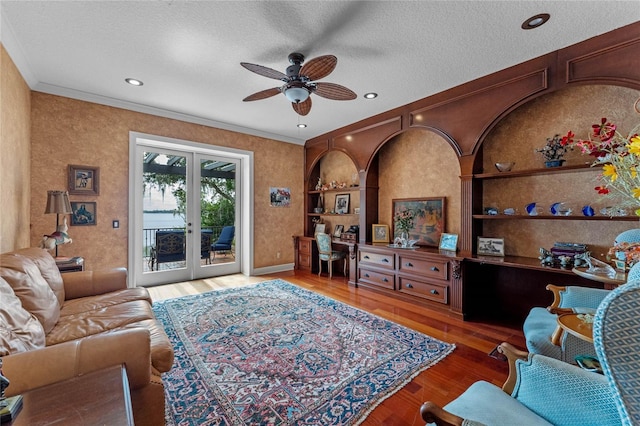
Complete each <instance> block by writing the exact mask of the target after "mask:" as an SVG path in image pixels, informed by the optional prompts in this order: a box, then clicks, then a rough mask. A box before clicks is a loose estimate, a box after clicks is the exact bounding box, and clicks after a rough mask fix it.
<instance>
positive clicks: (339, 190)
mask: <svg viewBox="0 0 640 426" xmlns="http://www.w3.org/2000/svg"><path fill="white" fill-rule="evenodd" d="M359 189H360V187H359V186H348V187H346V188H340V189H325V190H324V191H316V190H309V191H308V193H309V194H325V193H327V192H345V191H357V190H359Z"/></svg>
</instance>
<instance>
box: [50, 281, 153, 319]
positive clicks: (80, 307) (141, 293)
mask: <svg viewBox="0 0 640 426" xmlns="http://www.w3.org/2000/svg"><path fill="white" fill-rule="evenodd" d="M134 300H144V301H146V302H147V303H149V304H151V296H150V295H149V291H148V290H147V289H146V288H144V287H135V288H126V289H123V290H117V291H112V292H110V293H105V294H99V295H96V296H87V297H81V298H79V299H71V300H67V301H65V302H64V304H63V305H62V309H60V316H61V317H64V316H67V315H75V314H79V313H82V312H88V311H93V310H96V309H101V308H105V307H107V306H112V305H118V304H120V303H125V302H131V301H134Z"/></svg>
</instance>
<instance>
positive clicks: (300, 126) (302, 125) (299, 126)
mask: <svg viewBox="0 0 640 426" xmlns="http://www.w3.org/2000/svg"><path fill="white" fill-rule="evenodd" d="M305 127H307V125H306V124H304V123H300V124H298V128H300V129H304V128H305Z"/></svg>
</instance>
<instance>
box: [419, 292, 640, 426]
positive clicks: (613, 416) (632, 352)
mask: <svg viewBox="0 0 640 426" xmlns="http://www.w3.org/2000/svg"><path fill="white" fill-rule="evenodd" d="M593 339H594V346H595V350H596V353H597V356H598V359H599V360H600V364H601V365H602V369H603V371H604V375H602V374H598V373H593V372H589V371H586V370H583V369H581V368H580V367H577V366H575V365H571V364H567V363H565V362H562V361H559V360H556V359H553V358H549V357H546V356H544V355H535V354H527V353H526V352H520V351H517V350H516V349H515V348H513V347H512V346H511V345H509V344H506V343H503V344H502V345H500V347H499V350H500V351H501V352H502V353H504V354H505V355H506V356H507V358H508V360H509V377H508V378H507V381H506V382H505V384H504V386H503V387H502V390H501V389H500V388H498V387H497V386H495V385H492V384H490V383H487V382H482V381H481V382H476V383H474V384H473V385H471V386H470V387H469V388H468V389H467V390H466V391H465V392H464V393H463V394H462V395H461V396H460V397H458V398H457V399H455V400H454V401H452V402H451V403H449V404H448V405H446V406H445V407H444V409H443V408H440V407H438V406H437V405H435V404H433V403H431V402H426V403H425V404H423V406H422V408H421V414H422V418H423V419H424V420H425V421H426V422H434V423H435V424H436V425H438V426H441V425H486V426H492V425H500V426H501V425H556V426H565V425H567V426H569V425H575V426H586V425H594V426H595V425H597V426H606V425H625V426H626V425H639V424H640V369H639V368H638V365H637V360H638V353H640V281H631V282H628V283H627V284H625V285H622V286H620V287H618V288H617V289H615V290H613V291H611V292H609V293H608V294H607V296H606V297H605V299H604V300H603V301H602V302H601V303H600V305H599V307H598V309H597V311H596V314H595V318H594V324H593Z"/></svg>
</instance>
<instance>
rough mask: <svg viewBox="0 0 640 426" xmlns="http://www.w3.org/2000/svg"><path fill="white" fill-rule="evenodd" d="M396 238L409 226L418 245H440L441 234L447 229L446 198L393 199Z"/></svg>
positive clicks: (394, 234)
mask: <svg viewBox="0 0 640 426" xmlns="http://www.w3.org/2000/svg"><path fill="white" fill-rule="evenodd" d="M391 203H392V204H391V212H392V214H393V232H392V235H391V237H390V239H391V240H395V239H396V238H397V237H400V236H401V234H402V232H403V231H402V228H403V227H406V228H408V234H409V239H410V240H416V241H417V242H416V245H418V246H433V247H438V244H439V243H440V235H441V234H442V233H443V232H444V231H445V217H446V215H445V213H446V212H445V198H444V197H435V198H402V199H394V200H392V201H391Z"/></svg>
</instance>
